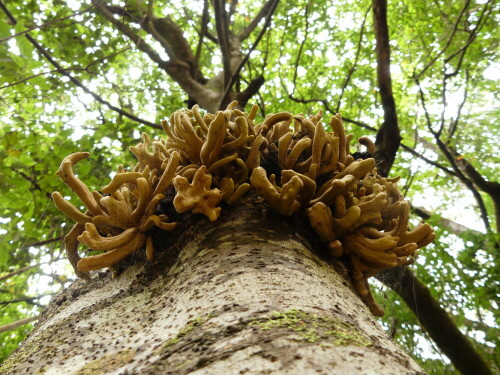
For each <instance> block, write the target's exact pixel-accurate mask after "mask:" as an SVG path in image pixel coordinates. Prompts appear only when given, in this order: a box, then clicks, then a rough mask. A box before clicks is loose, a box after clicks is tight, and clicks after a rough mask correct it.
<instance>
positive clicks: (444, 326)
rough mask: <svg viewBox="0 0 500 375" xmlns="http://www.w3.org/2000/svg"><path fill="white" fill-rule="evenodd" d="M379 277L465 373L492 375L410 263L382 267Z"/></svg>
mask: <svg viewBox="0 0 500 375" xmlns="http://www.w3.org/2000/svg"><path fill="white" fill-rule="evenodd" d="M377 279H379V280H380V281H382V282H383V283H384V284H386V285H387V286H389V287H390V288H391V289H392V290H394V291H395V292H396V293H397V294H398V295H399V296H400V297H401V298H402V299H403V301H405V303H406V304H407V305H408V307H409V308H410V309H411V310H412V311H413V313H414V314H415V316H416V317H417V318H418V320H419V321H420V323H421V325H422V326H423V327H425V330H426V331H427V332H428V333H429V335H430V336H431V338H432V339H433V340H434V342H435V343H436V344H437V345H438V346H439V348H440V349H441V350H442V351H443V353H445V354H446V355H447V356H448V358H450V360H451V362H452V363H453V364H454V365H455V367H456V368H457V369H458V370H459V371H460V372H461V373H462V374H464V375H479V374H481V375H483V374H484V375H491V374H492V372H491V370H490V369H489V367H488V365H487V364H486V362H485V361H484V359H483V358H482V357H481V356H480V355H479V354H478V353H477V351H476V350H475V348H474V346H473V345H472V344H471V342H470V341H469V340H468V339H467V337H465V336H464V335H463V334H462V332H460V330H459V329H458V327H457V326H456V325H455V323H454V322H453V320H452V319H451V318H450V316H449V314H448V313H447V312H446V311H445V310H444V309H443V308H442V307H441V306H439V303H438V301H436V300H435V299H434V298H433V297H432V294H431V292H430V290H429V288H427V287H426V286H425V285H424V284H423V283H422V282H421V281H420V280H418V279H417V278H416V277H415V275H414V274H413V272H411V270H410V269H409V268H407V267H397V268H392V269H390V270H387V271H382V272H381V273H379V275H377Z"/></svg>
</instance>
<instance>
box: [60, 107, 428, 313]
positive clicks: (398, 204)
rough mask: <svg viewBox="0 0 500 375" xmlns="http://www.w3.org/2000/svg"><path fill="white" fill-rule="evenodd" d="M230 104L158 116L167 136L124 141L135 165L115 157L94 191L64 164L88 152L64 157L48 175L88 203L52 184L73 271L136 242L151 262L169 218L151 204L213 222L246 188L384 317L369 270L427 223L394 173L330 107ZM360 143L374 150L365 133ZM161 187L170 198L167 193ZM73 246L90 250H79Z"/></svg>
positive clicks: (397, 261)
mask: <svg viewBox="0 0 500 375" xmlns="http://www.w3.org/2000/svg"><path fill="white" fill-rule="evenodd" d="M236 106H237V102H233V103H231V104H230V105H229V106H228V108H227V109H226V110H225V111H218V112H217V113H216V114H210V113H206V114H205V115H204V116H202V115H201V113H200V111H199V108H198V107H197V106H194V107H193V108H192V109H191V110H179V111H176V112H175V113H174V114H172V116H171V117H170V120H169V122H167V121H163V122H162V126H163V129H164V130H165V133H166V134H167V137H166V139H161V140H155V141H153V142H152V141H151V139H150V138H149V136H148V135H147V134H143V136H142V140H143V142H142V143H139V144H138V145H137V146H136V147H131V148H130V150H131V151H132V152H133V153H134V154H135V156H136V158H137V161H138V162H137V165H136V166H135V167H134V168H133V169H131V170H128V169H125V168H123V167H121V166H120V167H119V168H118V171H117V173H116V174H115V176H114V177H113V178H112V180H111V182H110V183H109V184H108V185H107V186H105V187H103V188H102V189H101V191H100V192H98V191H94V192H91V191H90V190H89V188H88V187H87V186H86V185H85V184H84V183H83V182H82V181H80V180H79V179H78V177H76V176H75V174H74V173H73V167H74V165H75V164H76V163H78V162H79V161H81V160H82V159H85V158H87V157H88V156H89V154H88V153H85V152H77V153H75V154H72V155H69V156H68V157H66V158H65V159H64V160H63V161H62V163H61V167H60V169H59V171H58V172H57V174H58V175H59V176H60V177H61V178H62V179H63V181H64V182H65V183H66V184H67V185H68V187H69V188H70V189H71V190H72V191H74V192H75V193H76V194H77V196H78V197H79V198H80V199H81V201H82V203H83V204H84V205H85V206H86V208H87V211H86V212H82V211H80V210H79V209H77V208H76V207H75V206H74V205H73V204H71V203H70V202H68V201H67V200H65V199H64V198H63V197H62V196H61V194H59V193H58V192H54V193H53V199H54V202H55V204H56V206H57V207H58V208H59V209H60V210H61V211H62V212H64V213H65V214H66V215H67V216H68V217H69V218H71V219H73V220H74V221H75V222H76V224H75V225H74V227H73V229H72V230H71V231H70V232H69V233H68V235H67V236H66V239H65V244H66V250H67V254H68V259H69V261H70V262H71V264H72V265H73V267H74V269H75V271H76V273H77V275H78V276H80V277H88V271H90V270H97V269H100V268H104V267H111V266H113V265H114V264H116V263H117V262H120V261H121V260H123V259H125V258H126V257H128V256H129V255H131V254H132V253H134V252H135V251H136V250H138V249H140V248H144V247H145V248H146V256H147V258H148V259H149V260H151V259H153V248H154V244H153V241H152V237H151V230H152V229H153V227H159V228H161V229H163V230H167V231H169V230H172V229H173V228H174V227H175V225H176V223H170V222H169V221H168V220H169V219H168V217H167V216H165V215H163V214H158V213H157V212H158V211H157V205H158V203H160V201H161V202H162V204H166V205H170V206H171V207H173V209H175V210H176V211H177V212H178V213H182V212H185V211H192V212H193V213H199V214H203V215H205V216H207V217H208V219H209V220H210V221H215V220H217V218H218V217H219V215H220V212H221V207H219V205H220V202H221V201H223V202H226V203H228V204H237V203H238V202H239V201H240V200H241V199H242V197H243V196H244V194H245V193H246V192H247V191H248V190H249V189H250V188H252V187H253V188H254V189H255V190H256V191H257V193H258V194H259V195H260V196H261V197H262V198H263V199H264V200H265V201H266V202H267V204H268V205H269V206H270V207H271V208H272V209H274V210H276V211H277V212H279V213H280V214H282V215H293V214H302V215H306V216H307V217H308V219H309V222H310V224H311V227H312V229H313V230H314V231H315V232H316V233H317V234H318V236H319V238H320V240H321V241H322V242H324V243H325V244H326V246H327V248H328V250H329V252H330V254H331V255H332V256H334V257H343V258H345V259H346V260H349V263H350V265H351V267H352V271H353V283H354V286H355V288H356V290H357V292H358V293H359V295H360V296H361V298H362V299H363V301H364V302H365V303H366V304H367V305H368V307H369V308H370V310H371V311H372V313H373V314H375V315H382V314H383V310H382V309H381V308H380V307H379V306H378V305H377V304H376V303H375V301H374V299H373V297H372V295H371V293H370V289H369V285H368V282H367V280H368V278H369V277H371V276H373V275H375V274H376V273H377V272H379V271H380V270H384V269H388V268H391V267H396V266H401V265H406V264H410V263H412V262H413V261H414V260H415V257H416V255H417V249H419V248H421V247H423V246H425V245H427V244H428V243H430V242H431V241H432V240H433V239H434V233H433V231H432V229H431V227H430V226H429V225H427V224H420V225H418V226H417V227H416V228H414V229H413V230H411V231H409V230H408V220H409V204H408V203H407V202H406V201H404V200H403V196H402V194H401V193H400V191H399V189H398V187H397V185H396V182H397V178H393V179H390V178H384V177H382V176H380V175H379V174H378V173H377V169H376V166H375V160H374V159H372V158H371V157H368V158H367V157H366V153H364V156H365V158H364V159H363V158H359V159H357V160H355V157H356V154H353V155H354V156H353V155H351V154H350V153H349V143H350V139H351V137H352V136H351V135H346V133H345V130H344V127H343V125H342V119H341V116H340V115H339V114H337V115H336V116H334V117H333V118H332V119H331V121H330V123H329V126H328V127H326V128H325V126H324V125H323V122H322V113H321V112H319V113H318V114H317V115H315V116H310V117H304V116H303V115H295V116H294V115H292V114H291V113H288V112H280V113H277V114H273V115H269V116H267V117H266V118H265V119H264V121H263V122H262V123H260V124H255V123H254V120H255V115H256V113H257V107H256V106H253V107H252V109H251V111H250V113H249V114H246V113H244V112H242V111H240V110H238V109H236ZM326 129H331V131H327V130H326ZM358 141H359V143H360V144H362V145H364V146H365V147H366V148H367V151H368V153H373V152H374V150H375V146H374V144H373V142H371V140H370V139H369V138H366V137H362V138H360V139H359V140H358ZM368 155H369V154H368ZM171 185H172V186H173V188H174V189H175V197H173V198H172V197H169V198H167V195H166V191H167V189H169V188H170V186H171ZM79 244H84V245H86V246H88V247H89V248H90V249H92V250H94V251H97V252H100V254H98V255H91V256H87V257H84V258H81V257H80V255H79V253H78V246H79Z"/></svg>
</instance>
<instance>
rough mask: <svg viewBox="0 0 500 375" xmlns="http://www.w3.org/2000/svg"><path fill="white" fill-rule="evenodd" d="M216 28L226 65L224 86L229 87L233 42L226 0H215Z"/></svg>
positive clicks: (223, 62) (223, 60)
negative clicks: (231, 40)
mask: <svg viewBox="0 0 500 375" xmlns="http://www.w3.org/2000/svg"><path fill="white" fill-rule="evenodd" d="M213 6H214V11H215V28H216V30H217V40H218V41H219V47H220V51H221V53H222V64H223V66H224V86H223V87H227V86H228V84H229V82H230V80H231V74H232V72H231V43H230V35H229V27H228V21H227V14H226V7H225V1H224V0H214V2H213Z"/></svg>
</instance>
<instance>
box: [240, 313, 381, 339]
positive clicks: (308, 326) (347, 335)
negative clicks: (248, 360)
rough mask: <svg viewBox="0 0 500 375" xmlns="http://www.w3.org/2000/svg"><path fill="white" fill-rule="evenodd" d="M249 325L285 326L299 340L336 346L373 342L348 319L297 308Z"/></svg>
mask: <svg viewBox="0 0 500 375" xmlns="http://www.w3.org/2000/svg"><path fill="white" fill-rule="evenodd" d="M249 325H252V326H258V327H259V328H260V329H262V330H263V331H266V330H275V329H283V328H285V329H288V330H292V331H294V332H296V336H295V337H294V339H295V340H297V341H305V342H310V343H316V342H319V341H321V342H322V343H324V344H333V345H335V346H346V345H355V346H361V347H365V346H370V345H371V344H372V343H371V341H370V339H369V338H368V337H366V336H365V335H364V334H363V333H362V332H360V331H359V330H358V329H357V328H356V327H354V326H353V325H352V324H350V323H348V322H346V321H343V320H340V319H333V318H331V317H329V316H327V315H318V314H312V313H308V312H305V311H302V310H297V309H292V310H288V311H285V312H273V313H272V314H271V316H270V317H269V318H264V319H254V320H252V321H251V322H250V323H249Z"/></svg>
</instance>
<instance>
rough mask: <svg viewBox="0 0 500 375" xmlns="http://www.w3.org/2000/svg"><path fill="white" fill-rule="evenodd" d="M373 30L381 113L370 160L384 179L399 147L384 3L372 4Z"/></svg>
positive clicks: (399, 136)
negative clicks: (376, 165) (381, 120)
mask: <svg viewBox="0 0 500 375" xmlns="http://www.w3.org/2000/svg"><path fill="white" fill-rule="evenodd" d="M372 7H373V16H374V17H373V26H374V29H375V39H376V46H375V52H376V55H377V80H378V87H379V90H380V100H381V102H382V107H383V109H384V122H383V123H382V126H381V127H380V129H379V130H378V132H377V136H376V138H375V146H376V151H375V155H374V158H375V160H377V162H378V167H377V168H378V170H379V172H380V174H381V175H382V176H387V175H388V174H389V171H390V169H391V167H392V165H393V164H394V160H395V159H396V154H397V151H398V149H399V144H400V143H401V135H400V133H399V126H398V117H397V113H396V103H395V101H394V96H393V94H392V81H391V71H390V66H391V50H390V46H389V28H388V25H387V0H373V3H372Z"/></svg>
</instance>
